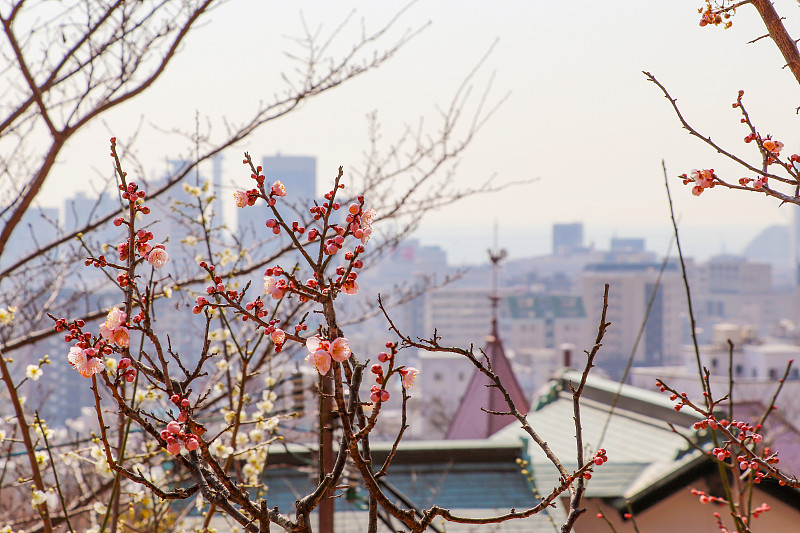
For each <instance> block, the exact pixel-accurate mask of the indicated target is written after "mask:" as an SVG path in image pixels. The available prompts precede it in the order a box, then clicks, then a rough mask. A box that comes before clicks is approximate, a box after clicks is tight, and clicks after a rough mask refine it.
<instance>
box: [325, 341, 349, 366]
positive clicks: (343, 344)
mask: <svg viewBox="0 0 800 533" xmlns="http://www.w3.org/2000/svg"><path fill="white" fill-rule="evenodd" d="M329 353H330V354H331V357H332V358H333V360H334V361H338V362H340V363H341V362H342V361H345V360H347V359H348V358H349V357H350V353H351V352H350V343H349V342H347V339H345V338H344V337H339V338H338V339H336V340H334V341H333V342H332V343H331V346H330V349H329Z"/></svg>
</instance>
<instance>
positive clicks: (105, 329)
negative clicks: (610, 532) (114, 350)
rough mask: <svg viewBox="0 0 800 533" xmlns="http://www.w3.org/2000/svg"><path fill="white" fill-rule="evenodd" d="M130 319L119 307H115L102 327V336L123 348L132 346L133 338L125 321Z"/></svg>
mask: <svg viewBox="0 0 800 533" xmlns="http://www.w3.org/2000/svg"><path fill="white" fill-rule="evenodd" d="M126 318H128V315H126V314H125V313H124V312H123V311H121V310H120V309H119V308H118V307H116V306H115V307H113V308H112V309H111V311H109V312H108V315H107V316H106V321H105V322H104V323H103V324H101V325H100V335H102V337H103V338H104V339H105V340H107V341H108V342H113V343H114V344H116V345H117V346H119V347H121V348H127V347H128V346H130V344H131V336H130V333H129V332H128V328H127V327H125V319H126Z"/></svg>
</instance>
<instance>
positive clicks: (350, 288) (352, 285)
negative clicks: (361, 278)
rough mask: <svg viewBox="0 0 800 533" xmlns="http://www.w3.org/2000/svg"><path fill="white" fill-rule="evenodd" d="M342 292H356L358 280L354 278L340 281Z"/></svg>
mask: <svg viewBox="0 0 800 533" xmlns="http://www.w3.org/2000/svg"><path fill="white" fill-rule="evenodd" d="M342 292H344V293H345V294H351V295H352V294H356V293H357V292H358V282H356V280H354V279H350V280H347V281H345V282H343V283H342Z"/></svg>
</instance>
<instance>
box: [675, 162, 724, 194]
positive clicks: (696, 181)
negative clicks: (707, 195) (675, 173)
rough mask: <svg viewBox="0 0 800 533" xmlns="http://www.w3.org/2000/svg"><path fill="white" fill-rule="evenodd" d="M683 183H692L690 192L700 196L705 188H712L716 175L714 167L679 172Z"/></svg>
mask: <svg viewBox="0 0 800 533" xmlns="http://www.w3.org/2000/svg"><path fill="white" fill-rule="evenodd" d="M680 177H681V178H682V179H683V184H684V185H689V184H692V194H693V195H695V196H700V195H701V194H702V193H703V190H705V189H713V188H714V185H715V184H716V181H715V180H717V176H716V174H714V169H713V168H711V169H705V170H697V169H696V168H693V169H692V170H691V171H690V172H689V174H688V175H687V174H681V175H680Z"/></svg>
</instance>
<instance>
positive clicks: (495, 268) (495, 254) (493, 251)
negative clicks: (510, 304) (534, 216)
mask: <svg viewBox="0 0 800 533" xmlns="http://www.w3.org/2000/svg"><path fill="white" fill-rule="evenodd" d="M487 251H488V252H489V261H491V262H492V294H491V295H490V296H489V300H490V301H491V302H492V335H493V336H494V337H495V338H497V303H498V302H499V301H500V296H498V294H497V275H498V272H499V271H500V261H502V260H503V259H505V258H506V256H507V255H508V252H506V250H504V249H500V250H498V248H497V220H495V221H494V247H493V248H489V250H487Z"/></svg>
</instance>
